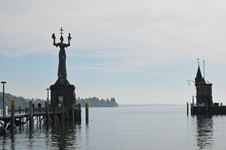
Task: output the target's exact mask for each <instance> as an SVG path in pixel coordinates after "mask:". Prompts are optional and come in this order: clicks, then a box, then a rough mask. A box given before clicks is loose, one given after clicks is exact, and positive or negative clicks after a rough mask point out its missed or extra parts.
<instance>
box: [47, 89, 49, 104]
mask: <svg viewBox="0 0 226 150" xmlns="http://www.w3.org/2000/svg"><path fill="white" fill-rule="evenodd" d="M46 90H47V104H48V105H49V88H46Z"/></svg>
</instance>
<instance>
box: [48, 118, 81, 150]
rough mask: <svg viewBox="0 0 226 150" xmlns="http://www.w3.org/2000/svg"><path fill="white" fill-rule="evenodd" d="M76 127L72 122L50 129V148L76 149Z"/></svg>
mask: <svg viewBox="0 0 226 150" xmlns="http://www.w3.org/2000/svg"><path fill="white" fill-rule="evenodd" d="M76 126H80V124H75V126H74V125H72V122H64V123H61V124H57V125H53V126H52V127H51V135H52V137H51V147H52V148H56V149H76V147H77V145H76V142H75V141H76ZM74 128H75V129H74Z"/></svg>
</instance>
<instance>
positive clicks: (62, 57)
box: [52, 27, 71, 78]
mask: <svg viewBox="0 0 226 150" xmlns="http://www.w3.org/2000/svg"><path fill="white" fill-rule="evenodd" d="M60 31H61V32H60V34H61V36H60V42H59V43H56V41H55V39H56V36H55V34H54V33H53V34H52V38H53V45H54V46H56V47H58V46H59V47H60V51H59V65H58V78H66V77H67V70H66V52H65V48H67V47H68V46H70V40H71V34H70V33H69V35H68V37H67V38H68V44H66V43H63V41H64V38H63V36H62V35H63V29H62V27H61V29H60Z"/></svg>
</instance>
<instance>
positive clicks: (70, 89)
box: [50, 78, 76, 110]
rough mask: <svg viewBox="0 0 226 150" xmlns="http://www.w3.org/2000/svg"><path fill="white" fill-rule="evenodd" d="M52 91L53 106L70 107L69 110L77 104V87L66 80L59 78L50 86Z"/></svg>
mask: <svg viewBox="0 0 226 150" xmlns="http://www.w3.org/2000/svg"><path fill="white" fill-rule="evenodd" d="M50 90H51V106H54V105H55V106H59V104H61V105H62V102H61V99H62V100H63V106H65V107H68V108H69V110H70V109H71V107H72V104H76V102H75V86H74V85H71V84H70V83H69V82H68V80H67V79H66V78H58V80H57V81H56V83H55V84H54V85H51V86H50Z"/></svg>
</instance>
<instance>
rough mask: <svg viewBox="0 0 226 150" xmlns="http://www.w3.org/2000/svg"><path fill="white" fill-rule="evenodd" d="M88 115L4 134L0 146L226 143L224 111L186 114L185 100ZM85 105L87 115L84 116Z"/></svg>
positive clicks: (81, 149) (118, 149)
mask: <svg viewBox="0 0 226 150" xmlns="http://www.w3.org/2000/svg"><path fill="white" fill-rule="evenodd" d="M89 111H90V121H89V123H88V124H86V123H85V120H84V119H83V120H82V122H81V124H75V125H74V126H73V125H72V123H71V122H68V123H65V124H63V125H62V124H57V125H55V126H50V127H49V129H46V127H45V126H41V127H40V126H37V125H35V126H34V129H33V130H32V131H29V129H28V127H27V126H25V127H24V128H23V129H22V130H21V131H19V130H17V131H16V132H15V134H14V135H12V134H10V132H9V133H6V134H4V135H0V142H1V144H0V149H16V150H25V149H39V150H42V149H43V150H44V149H76V150H147V149H155V150H157V149H158V150H160V149H161V150H165V149H166V150H175V149H178V150H179V149H180V150H181V149H183V150H195V149H214V150H216V149H219V150H221V149H222V150H223V149H226V142H225V139H226V116H213V117H205V116H198V117H191V116H189V117H187V116H186V107H185V106H150V107H118V108H90V110H89ZM84 112H85V111H84V110H83V118H84Z"/></svg>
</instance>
